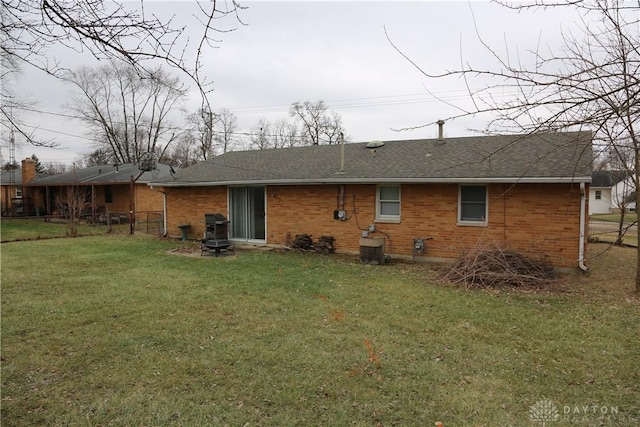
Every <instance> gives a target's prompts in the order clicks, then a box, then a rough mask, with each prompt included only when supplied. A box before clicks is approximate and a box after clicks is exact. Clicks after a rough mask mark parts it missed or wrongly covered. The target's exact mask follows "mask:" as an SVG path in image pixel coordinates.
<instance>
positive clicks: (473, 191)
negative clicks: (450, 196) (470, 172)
mask: <svg viewBox="0 0 640 427" xmlns="http://www.w3.org/2000/svg"><path fill="white" fill-rule="evenodd" d="M458 223H459V224H462V225H464V224H467V225H486V224H487V186H486V185H461V186H460V191H459V203H458Z"/></svg>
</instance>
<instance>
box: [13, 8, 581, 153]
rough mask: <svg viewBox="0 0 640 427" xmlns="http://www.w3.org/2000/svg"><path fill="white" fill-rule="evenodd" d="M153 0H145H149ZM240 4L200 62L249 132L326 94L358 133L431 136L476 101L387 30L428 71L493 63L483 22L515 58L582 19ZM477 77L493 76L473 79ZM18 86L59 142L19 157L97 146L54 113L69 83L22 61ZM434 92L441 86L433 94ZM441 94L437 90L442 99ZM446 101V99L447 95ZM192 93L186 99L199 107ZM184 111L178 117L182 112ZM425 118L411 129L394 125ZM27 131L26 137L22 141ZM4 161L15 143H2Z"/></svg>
mask: <svg viewBox="0 0 640 427" xmlns="http://www.w3.org/2000/svg"><path fill="white" fill-rule="evenodd" d="M145 4H148V3H147V2H145ZM241 4H242V5H243V6H247V7H248V9H246V10H243V11H241V12H240V17H241V19H242V21H243V22H244V23H246V25H242V24H239V23H238V22H236V21H234V19H233V18H232V17H228V18H225V20H224V21H223V22H221V23H220V25H221V26H222V27H224V28H236V29H235V30H234V31H232V32H228V33H224V34H220V35H219V38H220V40H221V42H220V43H219V44H218V45H217V47H216V48H215V49H211V50H210V51H208V52H207V54H206V56H205V59H206V62H205V69H204V73H205V74H206V75H207V77H208V79H209V80H211V81H213V85H214V91H213V93H212V94H211V97H210V102H211V104H212V106H213V108H214V109H218V108H223V107H224V108H229V109H231V110H232V111H233V112H234V113H235V114H236V115H237V117H238V120H239V125H240V129H239V132H249V131H250V129H251V128H252V127H253V126H254V125H255V124H256V122H257V121H258V120H259V119H260V118H261V117H264V118H266V119H268V120H274V119H276V118H279V117H287V112H288V108H289V106H290V105H291V103H293V102H295V101H307V100H308V101H317V100H320V99H321V100H324V101H325V102H326V103H327V104H328V106H329V107H330V108H331V109H332V110H334V111H336V112H337V113H339V114H340V115H341V116H342V119H343V124H344V127H345V129H346V131H347V133H348V135H349V136H350V138H351V140H352V141H354V142H360V141H370V140H392V139H409V138H431V137H434V136H435V135H436V133H437V130H436V127H435V125H432V123H434V122H435V121H437V120H438V119H446V118H447V117H449V116H451V115H453V114H455V113H456V110H455V109H453V108H452V107H451V106H449V105H447V103H454V104H457V105H460V106H463V107H464V106H465V105H468V100H467V97H466V90H465V85H464V82H462V81H460V80H459V79H430V78H427V77H425V76H424V75H422V74H421V73H420V72H419V71H418V70H416V68H415V67H414V66H413V65H411V64H410V63H409V62H408V61H407V60H406V59H404V58H402V56H401V55H400V54H398V52H397V51H396V50H395V49H394V48H393V47H392V46H391V44H390V43H389V41H388V40H387V36H386V35H385V28H386V31H387V33H388V35H389V37H390V38H391V39H392V40H393V42H394V44H395V45H397V46H398V47H399V48H400V49H402V50H403V52H404V53H405V54H406V55H408V56H409V57H410V58H411V59H412V60H413V61H414V62H415V63H417V64H419V66H420V67H421V68H422V69H424V70H425V71H427V72H429V73H440V72H442V71H444V70H447V69H454V68H456V67H459V65H460V61H461V57H462V58H464V61H465V62H469V63H471V64H474V66H477V67H481V66H491V65H492V63H491V59H490V57H489V55H488V54H487V52H486V51H485V50H484V49H483V48H482V46H481V45H480V43H479V41H478V36H477V33H478V34H480V35H481V36H482V38H483V39H484V40H485V41H486V42H488V43H489V44H490V45H491V46H493V47H494V48H495V49H496V50H497V51H499V52H500V53H501V54H502V53H506V52H507V49H508V50H509V55H510V57H511V58H512V59H514V58H515V57H516V56H517V55H518V54H519V55H520V57H521V58H526V57H527V50H531V49H534V48H536V46H540V47H541V48H542V49H548V48H551V49H554V48H556V46H557V45H558V42H559V34H560V30H561V29H562V30H565V31H566V30H567V29H568V28H570V27H571V26H572V24H573V22H574V21H575V19H576V16H574V14H573V12H572V11H571V10H566V9H565V10H558V9H556V10H551V11H546V12H542V11H538V12H535V13H534V12H529V13H520V14H518V13H516V12H514V11H510V10H507V9H505V8H503V7H500V6H498V5H495V4H492V3H488V2H479V1H472V2H463V1H447V2H433V1H411V2H396V1H353V2H338V1H316V2H311V1H280V2H268V1H248V2H242V3H241ZM191 7H192V5H191V4H190V3H189V2H185V1H163V2H151V3H150V5H148V6H146V8H147V9H148V10H147V11H149V8H154V11H156V12H157V13H158V14H160V16H170V15H174V14H175V15H176V18H177V19H178V20H179V21H181V22H185V23H187V25H188V28H194V29H196V28H197V25H198V24H197V22H195V20H193V19H192V18H191V13H192V12H194V10H193V9H191ZM51 54H52V55H54V56H56V57H57V58H58V59H61V60H63V61H67V62H68V64H67V65H70V66H72V67H73V66H74V65H75V64H77V65H80V64H81V63H84V64H87V65H92V64H95V63H94V62H92V59H91V58H88V57H82V56H77V55H71V54H68V53H65V52H64V51H58V50H54V51H52V53H51ZM469 83H470V85H472V86H474V87H481V86H482V85H483V84H485V83H486V82H482V81H480V80H471V81H470V82H469ZM16 87H18V88H19V92H20V94H21V95H23V96H28V97H29V98H30V99H31V100H32V101H33V103H32V104H31V105H32V106H33V109H34V110H38V111H40V112H33V111H30V112H28V111H22V112H17V114H19V116H20V118H21V119H22V120H23V122H25V123H26V125H27V128H28V129H33V130H34V132H35V134H36V135H37V136H38V137H41V138H47V139H53V140H54V141H55V142H56V143H57V144H58V145H59V147H60V148H58V149H55V150H54V149H42V148H35V147H32V146H29V145H24V144H19V145H18V147H17V150H16V151H17V152H16V157H17V159H18V160H19V159H21V158H24V157H27V156H29V155H31V154H32V153H35V154H36V155H37V156H38V157H39V158H40V160H41V161H42V162H44V163H47V162H50V161H53V162H61V163H66V164H71V163H72V162H74V161H76V160H78V158H79V157H81V156H82V154H85V153H87V152H89V151H91V150H92V149H93V148H94V146H92V145H91V142H90V136H89V135H88V134H87V132H86V130H85V129H84V128H83V126H82V124H81V123H80V122H78V121H77V120H74V119H68V118H64V117H61V116H59V115H56V114H60V113H62V114H65V113H69V111H68V108H66V107H65V101H66V100H67V99H68V98H69V96H70V94H69V91H70V90H71V87H70V86H66V85H64V84H61V83H60V82H57V81H55V80H54V79H52V78H48V77H47V76H45V75H42V74H39V73H38V72H36V71H34V70H29V69H27V68H26V67H25V69H24V70H23V73H22V76H21V77H20V80H19V81H18V82H17V85H16ZM434 95H435V97H434ZM437 98H441V100H439V99H437ZM443 100H444V101H446V102H443ZM198 106H199V100H198V99H197V97H196V96H195V95H194V96H193V97H192V98H191V99H190V100H189V101H188V103H187V105H186V108H187V109H188V110H191V111H195V110H196V109H197V108H198ZM177 120H178V121H179V120H180V119H177ZM487 120H488V119H487V117H475V118H464V119H458V120H454V121H449V122H447V124H446V125H445V135H446V136H462V135H470V134H472V133H473V129H480V128H483V126H484V125H485V124H486V122H487ZM422 125H426V126H425V127H422V128H419V129H416V130H414V131H404V132H398V131H396V130H395V129H400V128H406V127H416V126H422ZM18 142H19V141H18ZM2 155H3V161H4V162H6V161H7V160H8V159H7V156H8V152H7V148H6V147H4V146H3V147H2Z"/></svg>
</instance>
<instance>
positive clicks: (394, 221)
mask: <svg viewBox="0 0 640 427" xmlns="http://www.w3.org/2000/svg"><path fill="white" fill-rule="evenodd" d="M373 222H378V223H383V224H400V217H396V218H391V217H380V218H376V219H375V220H374V221H373Z"/></svg>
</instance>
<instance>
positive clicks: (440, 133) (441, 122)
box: [436, 119, 444, 141]
mask: <svg viewBox="0 0 640 427" xmlns="http://www.w3.org/2000/svg"><path fill="white" fill-rule="evenodd" d="M436 123H437V124H438V141H442V140H443V139H444V120H442V119H440V120H438V121H437V122H436Z"/></svg>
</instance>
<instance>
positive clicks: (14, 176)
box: [0, 168, 22, 185]
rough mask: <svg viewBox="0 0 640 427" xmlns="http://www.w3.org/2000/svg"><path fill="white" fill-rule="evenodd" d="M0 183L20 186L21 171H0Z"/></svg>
mask: <svg viewBox="0 0 640 427" xmlns="http://www.w3.org/2000/svg"><path fill="white" fill-rule="evenodd" d="M0 182H2V185H21V184H22V169H20V168H18V169H13V170H10V171H2V174H1V175H0Z"/></svg>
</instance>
